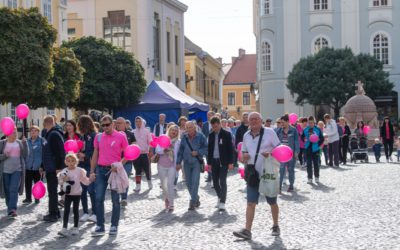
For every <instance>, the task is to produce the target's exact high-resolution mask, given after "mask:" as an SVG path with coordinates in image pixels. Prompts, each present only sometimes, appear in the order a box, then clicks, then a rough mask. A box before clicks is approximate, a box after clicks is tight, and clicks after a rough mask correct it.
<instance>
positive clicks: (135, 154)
mask: <svg viewBox="0 0 400 250" xmlns="http://www.w3.org/2000/svg"><path fill="white" fill-rule="evenodd" d="M139 156H140V148H139V146H138V145H136V144H131V145H129V146H128V147H126V148H125V150H124V158H125V159H126V160H128V161H134V160H136V159H137V158H139Z"/></svg>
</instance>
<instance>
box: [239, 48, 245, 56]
mask: <svg viewBox="0 0 400 250" xmlns="http://www.w3.org/2000/svg"><path fill="white" fill-rule="evenodd" d="M244 55H246V50H244V49H239V57H242V56H244Z"/></svg>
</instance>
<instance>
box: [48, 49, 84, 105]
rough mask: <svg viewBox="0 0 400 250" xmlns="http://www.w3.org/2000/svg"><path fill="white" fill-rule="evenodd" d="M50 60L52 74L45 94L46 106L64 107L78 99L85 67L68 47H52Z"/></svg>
mask: <svg viewBox="0 0 400 250" xmlns="http://www.w3.org/2000/svg"><path fill="white" fill-rule="evenodd" d="M52 60H53V65H54V75H53V77H52V78H51V86H50V90H49V95H48V96H47V97H48V106H49V107H52V108H54V107H56V108H65V106H67V105H71V104H72V103H74V102H75V101H76V100H77V99H78V97H79V89H80V84H81V82H82V81H83V72H84V71H85V69H84V68H83V67H82V66H81V63H80V61H79V60H78V59H77V58H76V57H75V54H74V52H73V51H72V50H71V49H69V48H54V49H53V55H52Z"/></svg>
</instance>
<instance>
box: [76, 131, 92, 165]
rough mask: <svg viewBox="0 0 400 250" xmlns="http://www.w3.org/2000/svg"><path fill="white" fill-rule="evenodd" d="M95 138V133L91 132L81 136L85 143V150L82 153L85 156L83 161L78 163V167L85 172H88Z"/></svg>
mask: <svg viewBox="0 0 400 250" xmlns="http://www.w3.org/2000/svg"><path fill="white" fill-rule="evenodd" d="M95 137H96V132H92V133H90V134H85V135H83V136H82V139H83V141H84V142H85V148H84V151H83V153H84V154H85V160H84V161H83V162H80V163H79V166H80V167H82V168H84V169H85V170H86V171H89V170H90V160H91V159H92V155H93V152H94V144H93V143H94V138H95Z"/></svg>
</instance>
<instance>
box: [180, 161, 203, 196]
mask: <svg viewBox="0 0 400 250" xmlns="http://www.w3.org/2000/svg"><path fill="white" fill-rule="evenodd" d="M183 168H184V169H185V178H186V186H187V188H188V191H189V194H190V202H191V203H196V202H198V201H199V181H200V165H199V164H188V163H185V164H184V165H183Z"/></svg>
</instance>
